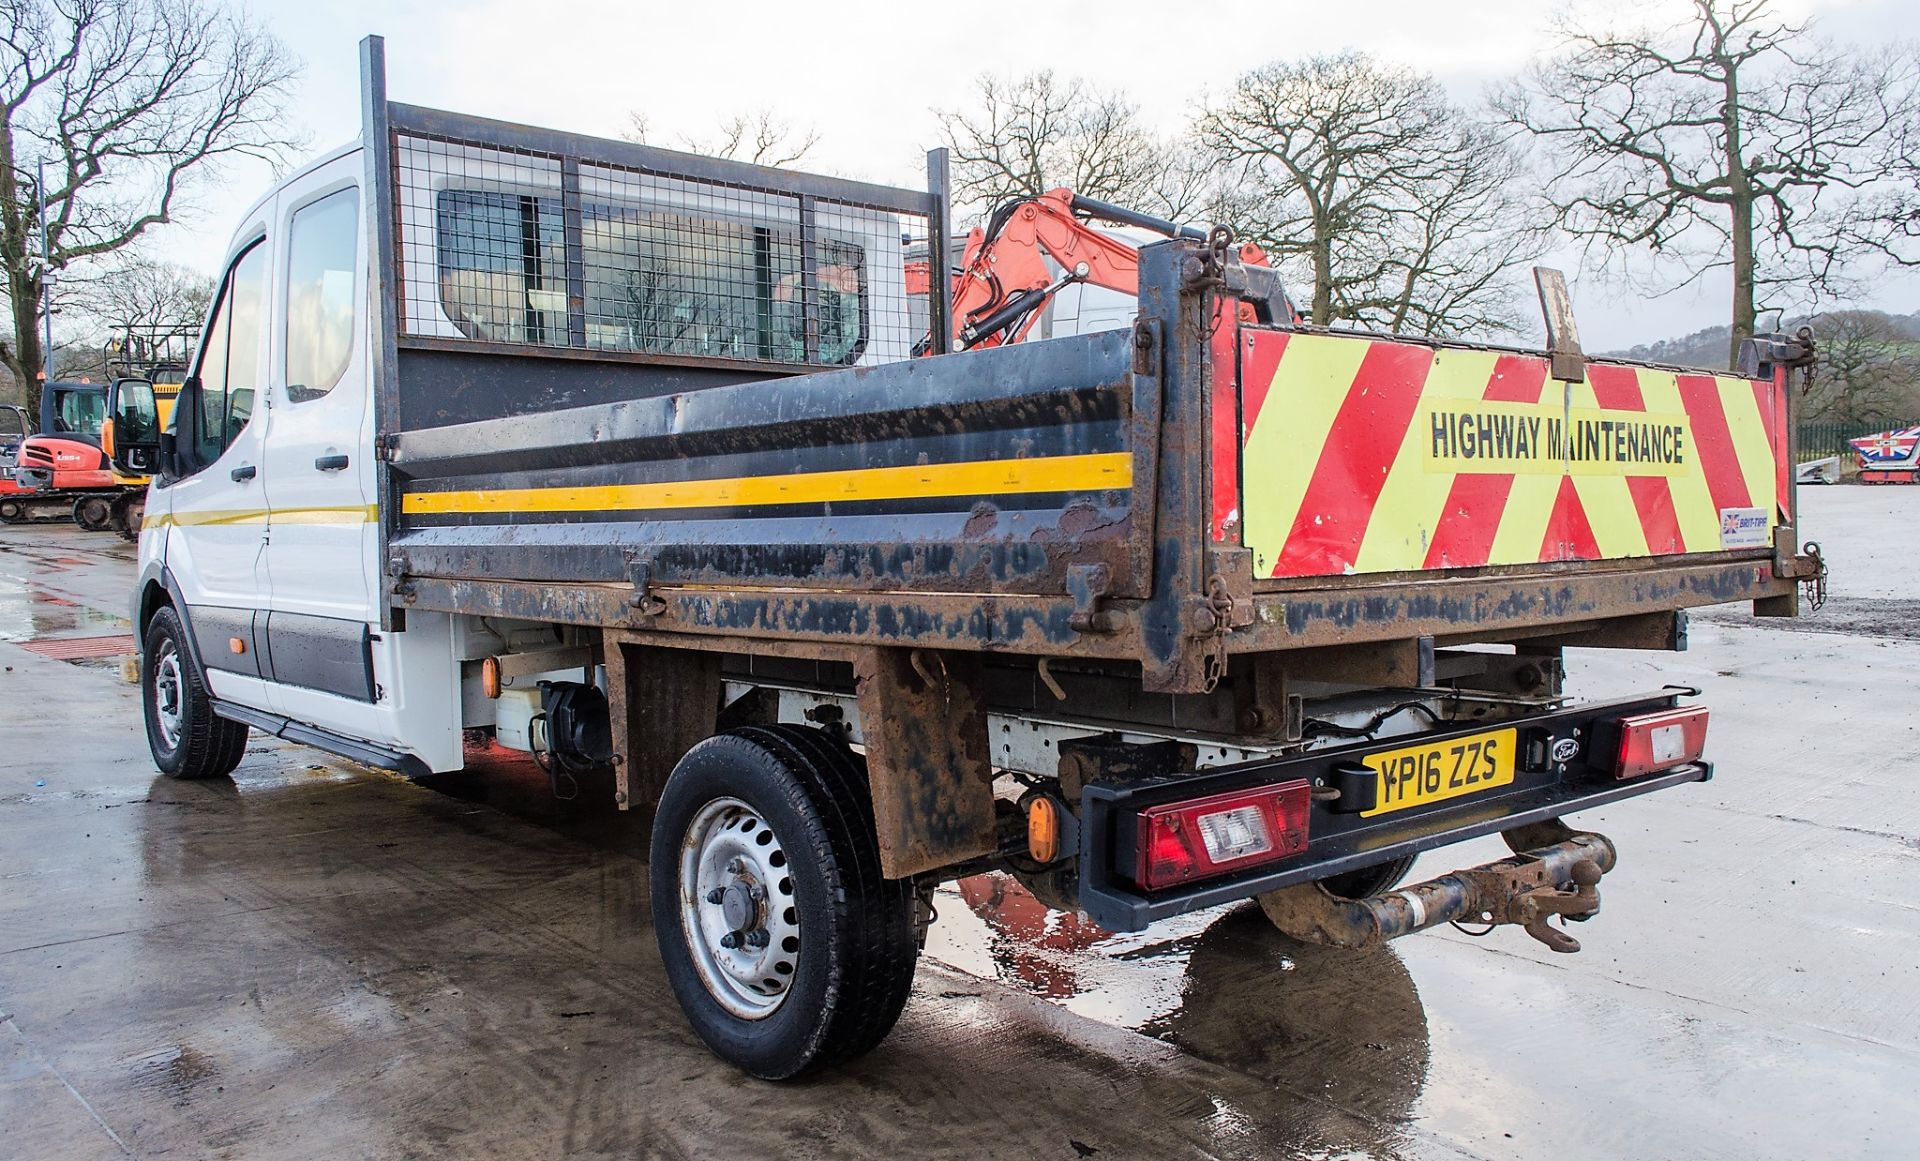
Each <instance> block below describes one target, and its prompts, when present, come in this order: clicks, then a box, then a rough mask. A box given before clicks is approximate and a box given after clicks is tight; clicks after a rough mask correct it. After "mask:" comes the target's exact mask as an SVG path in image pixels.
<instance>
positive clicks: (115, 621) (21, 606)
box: [0, 578, 133, 641]
mask: <svg viewBox="0 0 1920 1161" xmlns="http://www.w3.org/2000/svg"><path fill="white" fill-rule="evenodd" d="M10 579H11V578H0V641H32V640H34V639H36V638H40V637H52V636H76V637H88V636H104V635H106V634H109V633H123V632H126V631H127V630H128V629H129V628H131V627H132V624H133V622H131V621H129V620H128V619H127V618H125V617H123V616H120V615H119V614H117V613H109V612H105V611H103V610H100V609H95V608H91V607H89V606H86V605H82V604H78V603H76V602H74V601H71V600H68V599H67V598H65V597H62V596H57V595H55V594H53V593H50V592H48V591H46V590H45V589H43V588H41V587H39V586H38V585H35V584H32V583H27V584H24V585H22V584H16V583H8V581H9V580H10Z"/></svg>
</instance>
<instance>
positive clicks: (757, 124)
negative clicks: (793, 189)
mask: <svg viewBox="0 0 1920 1161" xmlns="http://www.w3.org/2000/svg"><path fill="white" fill-rule="evenodd" d="M621 136H622V137H625V138H626V139H627V140H628V141H639V142H650V141H651V140H652V139H653V136H654V134H653V123H652V120H651V119H650V118H648V117H647V115H646V114H644V113H639V112H633V113H628V114H627V128H626V130H625V131H623V132H622V133H621ZM818 144H820V134H819V132H818V131H817V130H814V129H801V128H798V127H796V126H794V125H793V123H792V122H790V121H787V120H786V119H784V118H782V117H780V116H779V115H778V114H776V113H774V112H773V111H772V110H771V109H755V110H753V111H752V112H748V113H736V114H734V115H733V116H731V117H727V118H725V119H723V120H722V121H721V122H720V124H719V125H718V126H717V127H716V128H715V130H714V132H713V134H712V135H711V136H707V137H695V136H690V135H686V134H682V135H681V136H680V137H679V138H678V147H679V148H681V149H684V150H686V151H687V152H689V153H699V154H703V155H705V156H707V157H725V158H728V159H730V160H733V161H745V162H750V163H752V164H754V165H770V166H775V167H779V166H783V165H795V164H797V163H799V162H800V161H803V160H805V158H806V156H807V154H809V153H811V152H813V148H814V146H816V145H818Z"/></svg>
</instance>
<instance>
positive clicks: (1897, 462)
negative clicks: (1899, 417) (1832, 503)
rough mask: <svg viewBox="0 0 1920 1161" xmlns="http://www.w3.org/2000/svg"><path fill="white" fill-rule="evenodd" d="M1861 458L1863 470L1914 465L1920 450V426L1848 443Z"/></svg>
mask: <svg viewBox="0 0 1920 1161" xmlns="http://www.w3.org/2000/svg"><path fill="white" fill-rule="evenodd" d="M1847 442H1848V443H1849V444H1852V445H1853V450H1854V451H1855V452H1856V453H1858V454H1859V456H1860V466H1861V467H1863V468H1898V467H1910V466H1912V465H1913V464H1914V462H1915V459H1916V456H1915V449H1916V448H1920V426H1915V427H1903V428H1901V429H1900V430H1899V431H1883V432H1880V433H1878V434H1877V435H1867V436H1862V437H1860V438H1859V439H1850V440H1848V441H1847Z"/></svg>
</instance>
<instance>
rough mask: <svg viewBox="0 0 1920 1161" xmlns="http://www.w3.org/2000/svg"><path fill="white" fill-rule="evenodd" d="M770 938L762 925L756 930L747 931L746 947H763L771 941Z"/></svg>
mask: <svg viewBox="0 0 1920 1161" xmlns="http://www.w3.org/2000/svg"><path fill="white" fill-rule="evenodd" d="M771 939H772V937H771V936H769V935H768V934H767V929H766V928H764V927H762V928H760V929H759V930H757V931H749V932H747V946H748V947H765V946H767V944H768V943H769V942H770V941H771Z"/></svg>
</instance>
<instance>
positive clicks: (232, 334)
mask: <svg viewBox="0 0 1920 1161" xmlns="http://www.w3.org/2000/svg"><path fill="white" fill-rule="evenodd" d="M266 289H267V248H266V246H265V245H263V244H262V243H260V242H255V243H254V244H253V246H252V247H251V248H249V249H248V250H247V252H246V253H245V254H242V255H241V256H240V260H239V261H238V262H235V263H234V264H233V268H232V269H231V270H230V271H229V272H228V274H227V282H226V285H225V286H224V287H222V288H221V292H220V301H219V302H218V303H217V304H215V306H214V308H213V309H214V316H213V324H212V325H211V326H209V327H208V328H207V338H206V342H205V343H204V344H203V345H202V346H201V348H200V369H199V372H198V374H199V377H200V390H199V393H198V395H197V396H196V398H195V401H194V403H195V407H194V415H193V421H194V422H193V440H192V446H191V449H190V454H191V456H192V466H193V468H194V469H195V470H198V469H200V468H204V467H206V466H207V465H208V464H210V463H212V462H213V461H215V460H217V459H219V458H220V454H221V453H222V452H224V451H226V450H227V447H228V446H229V445H231V444H232V443H233V441H234V438H235V437H236V436H238V435H239V434H240V432H241V431H243V430H244V429H245V428H246V426H247V421H248V420H249V419H251V418H252V417H253V403H254V397H255V395H256V393H257V392H258V390H259V387H260V383H259V378H260V340H261V338H262V337H263V336H264V334H265V323H266V309H265V307H266Z"/></svg>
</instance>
